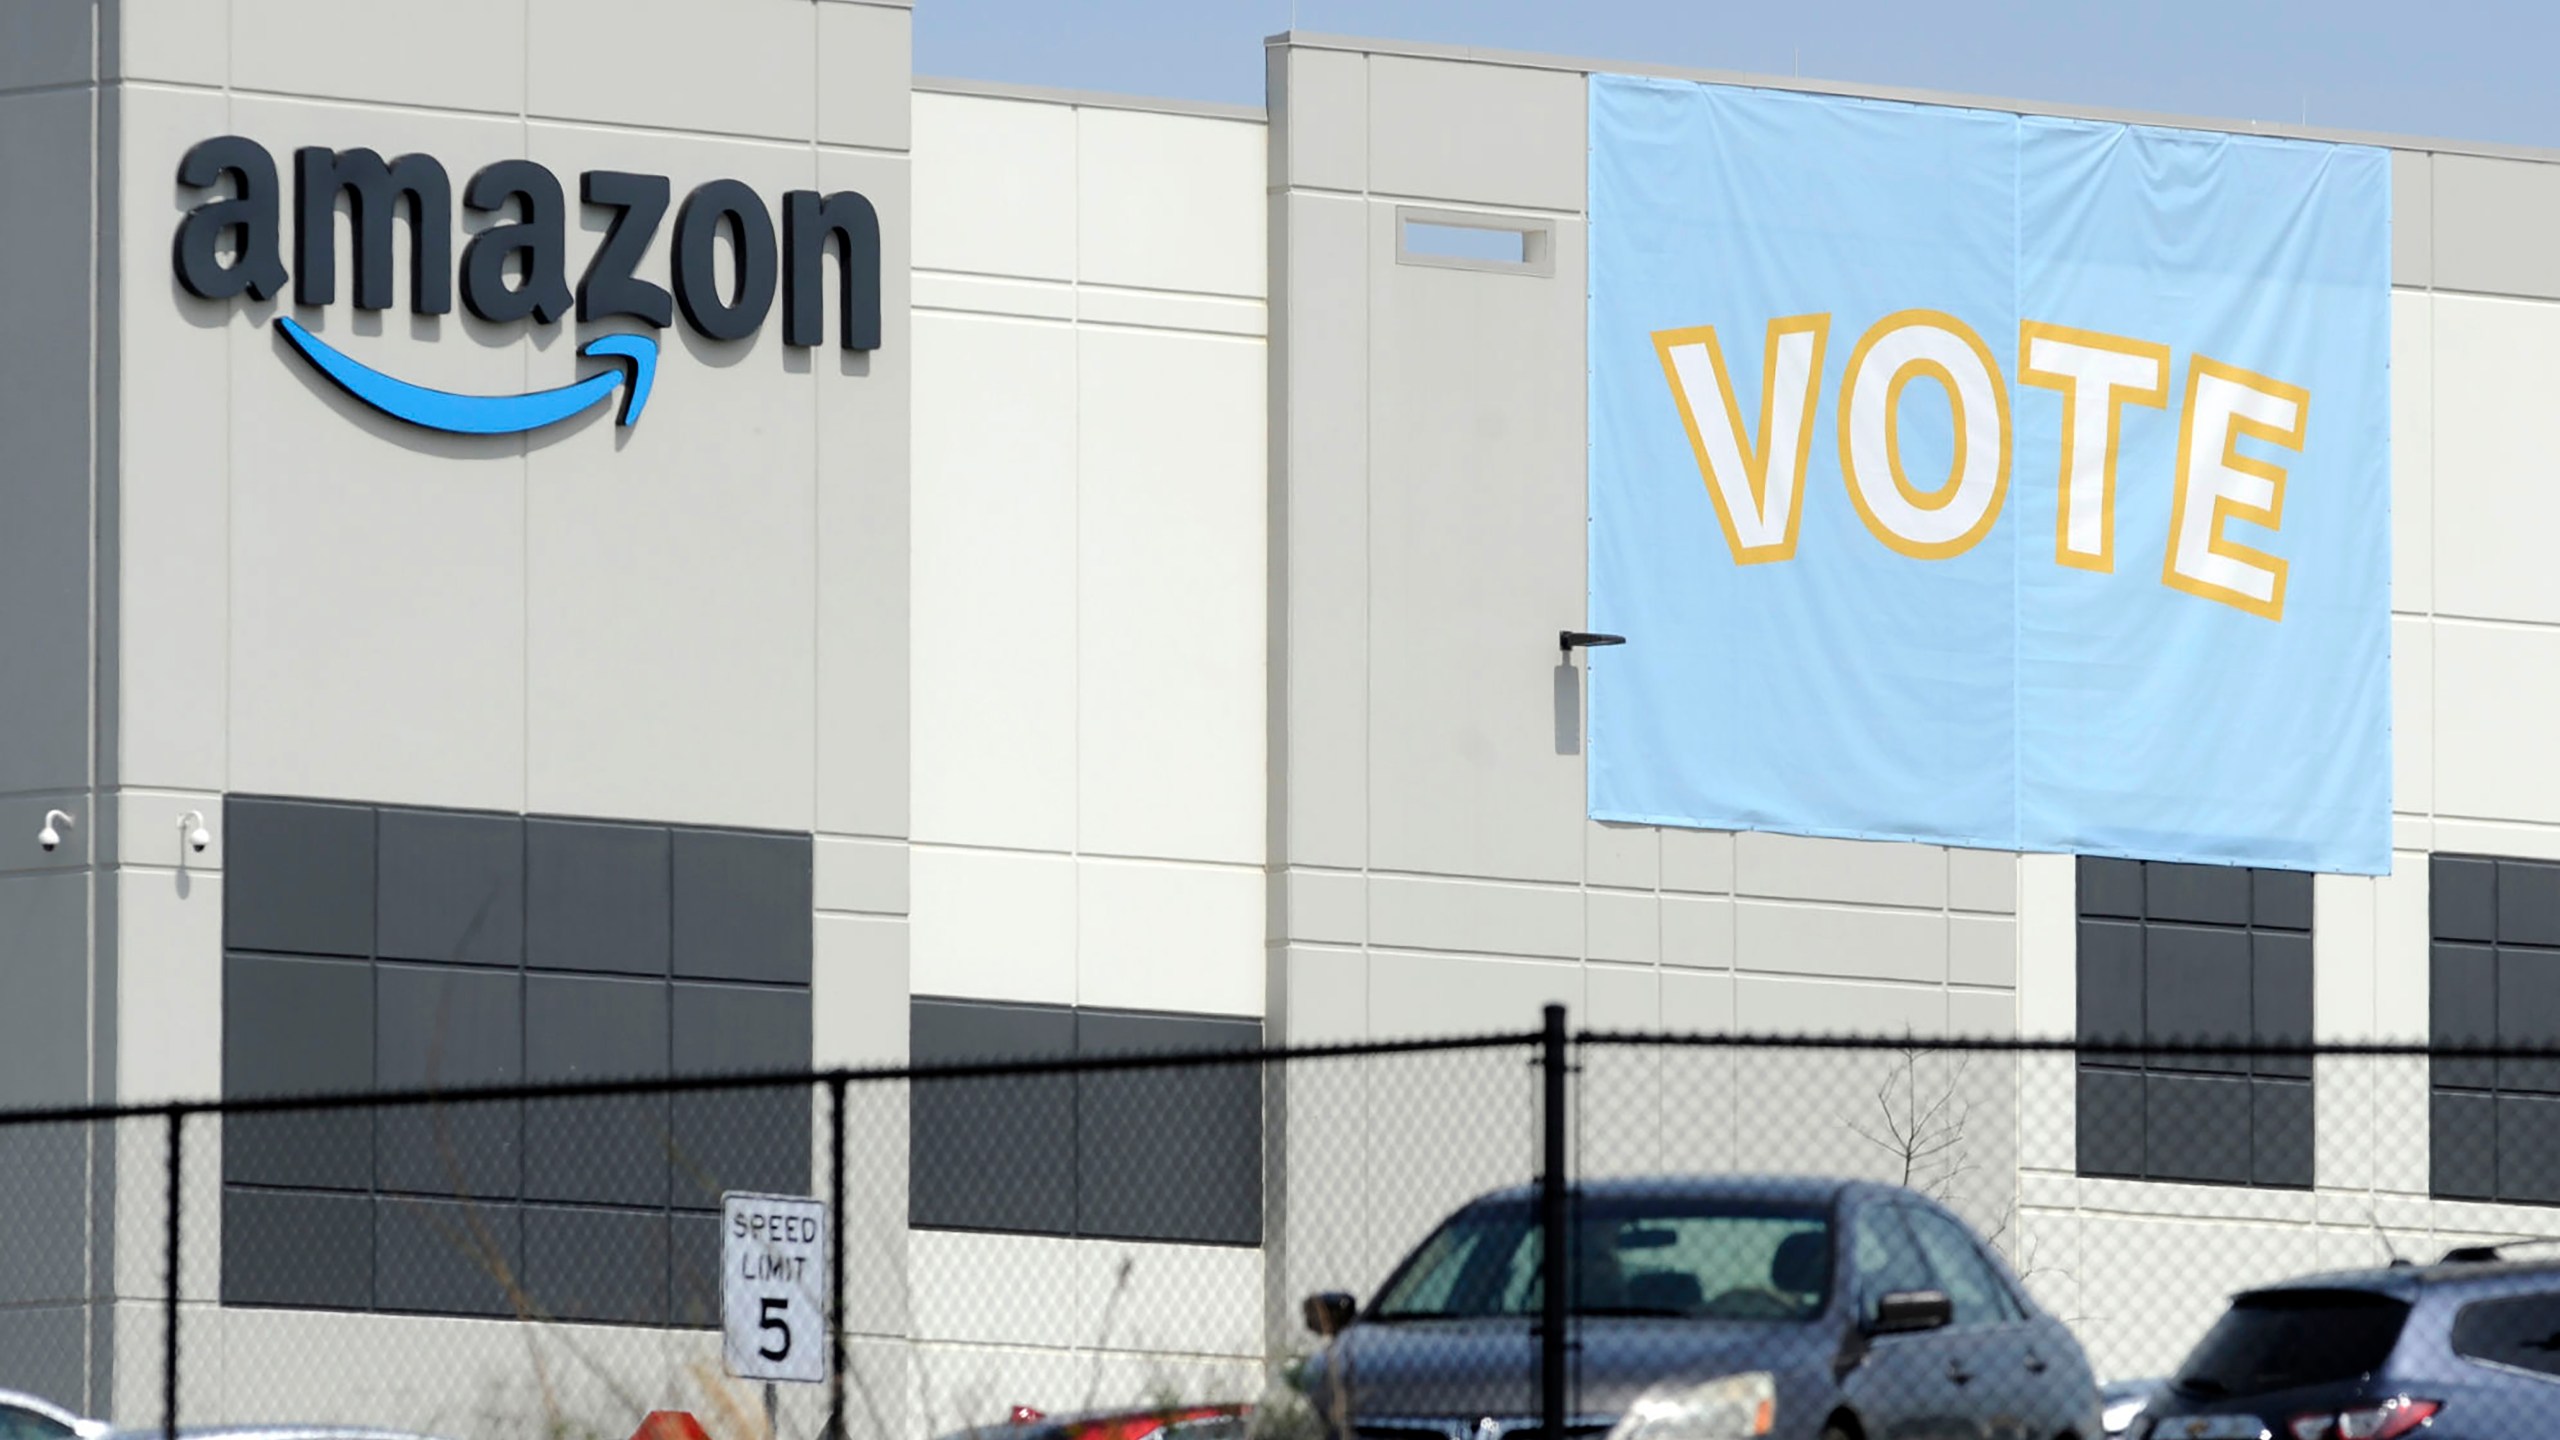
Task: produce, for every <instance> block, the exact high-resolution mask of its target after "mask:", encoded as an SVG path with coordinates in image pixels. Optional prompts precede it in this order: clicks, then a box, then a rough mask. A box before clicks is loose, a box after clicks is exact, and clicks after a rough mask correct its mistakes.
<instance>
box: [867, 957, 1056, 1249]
mask: <svg viewBox="0 0 2560 1440" xmlns="http://www.w3.org/2000/svg"><path fill="white" fill-rule="evenodd" d="M909 1014H910V1020H909V1026H910V1029H909V1041H908V1043H909V1053H910V1054H911V1055H913V1057H914V1063H916V1064H917V1065H919V1066H925V1065H932V1064H935V1063H943V1064H950V1063H955V1062H959V1061H966V1060H985V1059H993V1058H1005V1059H1033V1058H1037V1057H1041V1056H1066V1055H1072V1054H1074V1053H1075V1043H1076V1026H1075V1015H1074V1013H1073V1012H1071V1011H1067V1010H1059V1009H1036V1008H1033V1007H1029V1006H1017V1005H985V1004H974V1003H968V1002H961V1001H945V1000H918V1001H916V1002H915V1003H914V1005H913V1007H912V1009H911V1010H910V1012H909ZM908 1103H909V1106H910V1109H909V1115H910V1117H911V1118H910V1121H909V1127H908V1138H907V1150H908V1165H907V1213H908V1219H909V1223H911V1224H915V1225H920V1226H937V1227H948V1228H957V1229H973V1230H1027V1231H1033V1232H1038V1233H1043V1234H1052V1235H1065V1234H1071V1233H1073V1232H1074V1230H1075V1220H1076V1194H1075V1188H1076V1154H1075V1123H1076V1092H1075V1083H1074V1080H1073V1079H1072V1078H1071V1077H1069V1076H1065V1075H1055V1076H1033V1077H1022V1078H1014V1077H1003V1078H993V1079H983V1080H917V1081H915V1082H913V1084H912V1085H911V1087H910V1089H909V1102H908Z"/></svg>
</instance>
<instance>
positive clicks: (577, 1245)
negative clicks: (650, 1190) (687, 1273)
mask: <svg viewBox="0 0 2560 1440" xmlns="http://www.w3.org/2000/svg"><path fill="white" fill-rule="evenodd" d="M524 1288H525V1293H526V1294H527V1295H528V1296H530V1297H531V1298H532V1300H533V1302H534V1304H535V1305H536V1306H538V1307H539V1308H540V1309H541V1311H542V1312H543V1313H545V1314H549V1315H556V1316H558V1317H559V1318H561V1319H563V1320H597V1321H606V1322H619V1323H623V1324H632V1325H655V1324H659V1323H662V1322H663V1321H664V1320H665V1319H666V1314H667V1217H666V1216H665V1215H664V1214H662V1213H656V1212H650V1211H631V1210H569V1209H558V1208H554V1207H552V1206H547V1205H528V1206H526V1207H525V1210H524Z"/></svg>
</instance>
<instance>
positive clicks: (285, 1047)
mask: <svg viewBox="0 0 2560 1440" xmlns="http://www.w3.org/2000/svg"><path fill="white" fill-rule="evenodd" d="M373 1014H374V1001H373V969H372V967H371V966H370V965H367V964H365V963H363V962H361V961H352V960H299V959H282V958H277V957H273V956H263V955H233V956H230V957H228V958H227V959H226V960H225V961H224V962H223V984H222V1089H223V1093H224V1094H226V1095H294V1094H306V1093H330V1092H339V1091H348V1090H366V1089H370V1088H372V1086H373V1075H374V1068H373V1067H374V1057H373V1033H374V1024H373ZM223 1137H224V1144H223V1147H222V1173H223V1178H225V1179H227V1180H236V1181H243V1182H254V1183H259V1184H267V1185H315V1186H322V1187H326V1188H329V1189H336V1190H362V1189H365V1188H367V1187H368V1186H370V1185H371V1184H372V1183H373V1119H372V1117H371V1116H369V1115H367V1114H365V1113H364V1112H363V1111H360V1110H356V1111H349V1110H341V1111H306V1112H299V1113H297V1112H294V1111H281V1112H278V1113H274V1114H267V1115H242V1116H238V1117H236V1118H234V1119H232V1120H230V1121H229V1122H228V1123H227V1124H226V1125H225V1127H224V1131H223Z"/></svg>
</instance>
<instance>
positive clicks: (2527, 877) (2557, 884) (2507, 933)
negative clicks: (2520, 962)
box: [2498, 860, 2560, 946]
mask: <svg viewBox="0 0 2560 1440" xmlns="http://www.w3.org/2000/svg"><path fill="white" fill-rule="evenodd" d="M2498 943H2499V944H2501V945H2552V946H2560V865H2550V864H2544V863H2541V862H2538V861H2533V860H2501V861H2499V862H2498Z"/></svg>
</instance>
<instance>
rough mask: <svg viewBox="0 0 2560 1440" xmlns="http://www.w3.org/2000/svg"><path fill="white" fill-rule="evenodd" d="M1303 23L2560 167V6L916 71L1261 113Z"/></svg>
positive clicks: (1103, 5)
mask: <svg viewBox="0 0 2560 1440" xmlns="http://www.w3.org/2000/svg"><path fill="white" fill-rule="evenodd" d="M1293 11H1294V14H1295V24H1296V27H1297V28H1298V29H1301V30H1311V31H1323V32H1328V33H1334V34H1348V35H1368V36H1379V37H1385V38H1391V39H1403V40H1431V41H1441V42H1453V43H1461V44H1471V45H1485V46H1493V47H1498V48H1502V49H1510V50H1537V51H1546V52H1551V53H1561V54H1567V55H1580V56H1590V57H1594V58H1599V59H1626V60H1641V61H1649V62H1652V63H1656V64H1664V65H1690V66H1702V67H1712V68H1717V69H1726V70H1750V71H1758V72H1762V73H1771V74H1780V75H1784V74H1788V73H1790V72H1796V71H1798V70H1799V69H1800V70H1801V73H1802V74H1804V75H1806V76H1808V77H1816V78H1821V79H1830V80H1849V81H1860V82H1865V83H1870V84H1883V85H1909V86H1918V87H1923V88H1927V89H1934V90H1955V91H1964V92H1968V93H1974V94H1984V95H1999V96H2008V97H2014V98H2020V99H2030V100H2046V101H2058V102H2064V103H2070V104H2083V105H2106V106H2119V107H2124V108H2129V109H2140V110H2157V111H2167V112H2172V113H2176V114H2182V115H2209V116H2216V117H2223V118H2228V119H2234V120H2259V121H2280V122H2285V123H2299V122H2300V121H2301V120H2302V119H2303V118H2304V117H2305V115H2306V114H2307V115H2308V117H2309V119H2310V122H2311V123H2312V124H2314V125H2323V126H2332V127H2338V128H2344V129H2356V130H2380V131H2391V132H2396V133H2403V134H2413V135H2429V136H2441V137H2445V138H2450V139H2462V140H2490V141H2503V142H2508V143H2512V144H2522V145H2545V146H2554V147H2560V0H1753V3H1748V4H1744V3H1732V0H916V16H915V29H916V42H915V43H916V72H917V73H918V74H920V75H944V76H959V77H965V78H969V79H978V80H1006V81H1013V82H1016V83H1020V84H1031V85H1056V86H1066V87H1070V88H1074V89H1084V90H1111V91H1119V92H1124V93H1129V94H1140V95H1157V96H1171V97H1177V98H1182V99H1192V100H1223V101H1229V102H1234V103H1239V104H1254V105H1258V104H1260V103H1261V102H1262V37H1264V36H1265V35H1269V34H1273V33H1275V32H1278V31H1282V30H1286V29H1289V28H1290V26H1291V23H1292V12H1293ZM2555 243H2560V239H2555Z"/></svg>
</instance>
